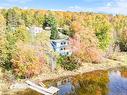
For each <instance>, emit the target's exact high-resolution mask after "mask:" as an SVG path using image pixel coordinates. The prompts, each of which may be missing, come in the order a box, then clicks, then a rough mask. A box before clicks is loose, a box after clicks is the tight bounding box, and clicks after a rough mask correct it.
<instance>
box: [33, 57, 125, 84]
mask: <svg viewBox="0 0 127 95" xmlns="http://www.w3.org/2000/svg"><path fill="white" fill-rule="evenodd" d="M106 60H107V61H106V62H104V63H101V64H92V63H84V64H83V66H81V67H80V68H79V69H77V70H74V71H65V70H61V71H58V72H49V73H43V74H40V75H38V76H37V77H33V78H31V80H32V81H35V82H36V81H47V80H53V79H59V78H62V77H69V76H76V75H79V74H84V73H88V72H92V71H97V70H108V69H113V68H120V67H127V63H125V62H121V61H115V60H111V59H106ZM49 75H50V76H49Z"/></svg>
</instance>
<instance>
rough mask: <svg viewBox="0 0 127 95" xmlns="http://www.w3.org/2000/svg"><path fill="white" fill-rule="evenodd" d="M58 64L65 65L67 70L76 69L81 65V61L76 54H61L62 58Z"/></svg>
mask: <svg viewBox="0 0 127 95" xmlns="http://www.w3.org/2000/svg"><path fill="white" fill-rule="evenodd" d="M57 64H59V65H60V66H61V67H63V68H64V69H65V70H70V71H72V70H75V69H77V68H78V67H79V62H78V60H77V58H76V57H75V56H73V55H72V56H60V58H59V59H58V61H57Z"/></svg>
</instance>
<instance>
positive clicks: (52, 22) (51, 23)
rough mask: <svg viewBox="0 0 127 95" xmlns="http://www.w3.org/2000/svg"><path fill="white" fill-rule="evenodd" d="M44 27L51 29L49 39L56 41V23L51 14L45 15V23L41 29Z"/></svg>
mask: <svg viewBox="0 0 127 95" xmlns="http://www.w3.org/2000/svg"><path fill="white" fill-rule="evenodd" d="M46 26H49V27H51V36H50V39H57V38H58V30H57V21H56V19H55V17H54V16H53V15H52V14H48V15H45V21H44V23H43V27H46Z"/></svg>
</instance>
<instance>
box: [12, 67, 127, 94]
mask: <svg viewBox="0 0 127 95" xmlns="http://www.w3.org/2000/svg"><path fill="white" fill-rule="evenodd" d="M44 83H45V84H46V86H47V87H50V86H56V87H58V88H59V89H60V91H59V92H58V94H57V95H127V69H126V68H121V69H112V70H108V71H93V72H90V73H85V74H81V75H77V76H71V77H66V78H60V79H57V80H48V81H45V82H44ZM11 95H12V94H11ZM13 95H41V94H39V93H37V92H36V91H32V90H30V89H27V90H25V91H23V92H17V93H15V94H13Z"/></svg>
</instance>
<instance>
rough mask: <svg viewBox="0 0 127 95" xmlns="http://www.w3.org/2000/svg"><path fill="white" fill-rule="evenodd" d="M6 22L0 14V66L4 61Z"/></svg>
mask: <svg viewBox="0 0 127 95" xmlns="http://www.w3.org/2000/svg"><path fill="white" fill-rule="evenodd" d="M5 29H6V21H5V19H4V17H3V16H2V15H1V13H0V65H4V64H5V60H6V35H5V31H6V30H5Z"/></svg>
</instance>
